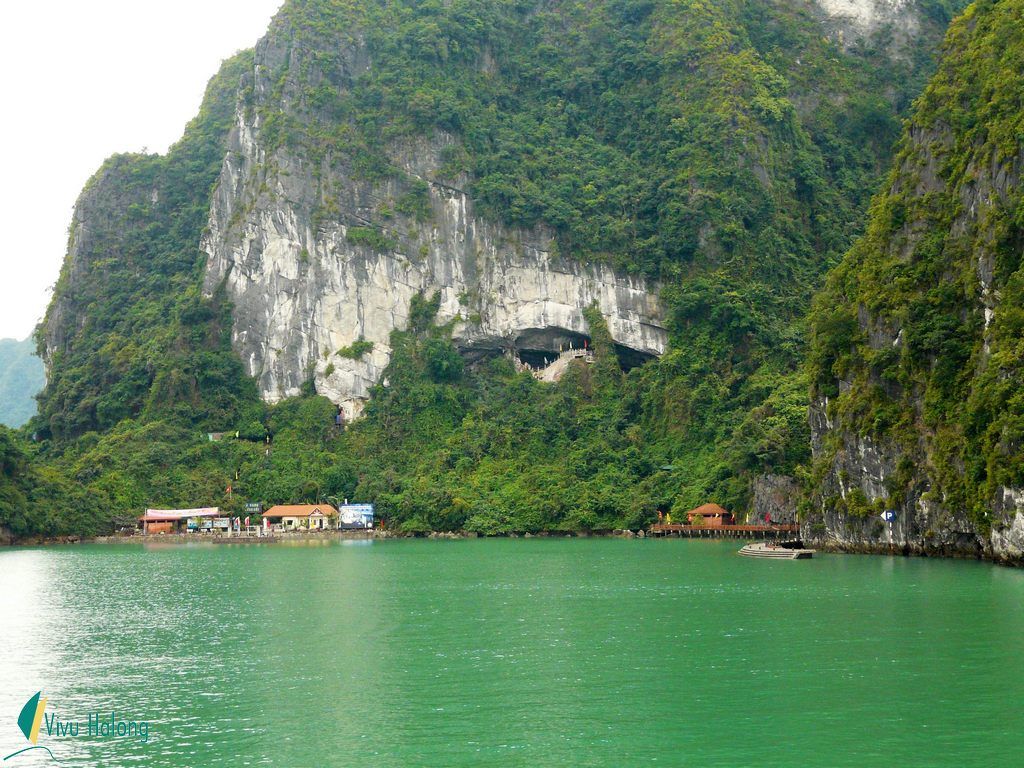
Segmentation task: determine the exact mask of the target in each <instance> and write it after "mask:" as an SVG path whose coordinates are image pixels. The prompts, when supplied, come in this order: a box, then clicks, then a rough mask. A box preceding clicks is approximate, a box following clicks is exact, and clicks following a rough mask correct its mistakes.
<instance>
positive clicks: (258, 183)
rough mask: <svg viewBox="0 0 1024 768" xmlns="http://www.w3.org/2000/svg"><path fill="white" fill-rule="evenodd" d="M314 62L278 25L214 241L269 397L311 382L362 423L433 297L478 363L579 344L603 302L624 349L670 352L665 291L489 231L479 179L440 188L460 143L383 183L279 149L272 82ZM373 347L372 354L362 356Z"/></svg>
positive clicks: (246, 115) (217, 213)
mask: <svg viewBox="0 0 1024 768" xmlns="http://www.w3.org/2000/svg"><path fill="white" fill-rule="evenodd" d="M289 56H290V58H288V57H289ZM300 58H301V57H300V54H298V53H296V52H295V51H291V52H290V53H289V52H287V46H285V45H284V44H283V43H282V42H281V41H280V40H279V39H278V37H277V33H276V32H275V29H273V28H272V29H271V32H270V34H269V35H268V36H267V38H265V39H264V40H263V41H261V43H260V45H259V46H258V47H257V50H256V65H255V70H254V73H253V82H252V83H251V89H252V93H253V97H252V98H253V99H254V100H255V102H256V108H255V109H254V108H252V105H251V104H248V105H243V104H242V103H240V104H239V109H238V113H237V116H236V125H235V128H234V131H233V134H232V137H231V151H230V152H229V153H228V155H227V157H226V159H225V161H224V165H223V169H222V172H221V177H220V181H219V184H218V187H217V190H216V193H215V196H214V201H213V205H212V209H211V213H210V220H209V230H208V233H207V235H206V236H205V237H204V240H203V249H204V250H205V252H206V254H207V257H208V258H207V272H206V278H205V291H206V293H207V294H213V293H214V292H216V291H219V290H223V291H224V292H225V294H226V297H227V298H228V299H230V300H231V301H232V302H233V304H234V318H235V322H234V331H233V343H234V347H235V349H236V350H237V352H238V354H239V355H240V356H241V358H242V360H243V362H244V364H245V366H246V367H247V369H248V372H249V373H250V374H251V375H252V376H254V377H255V378H256V380H257V382H258V385H259V389H260V392H261V394H262V396H263V397H264V398H265V399H267V400H270V401H275V400H278V399H281V398H284V397H288V396H291V395H295V394H298V393H299V391H300V389H301V387H302V385H303V383H304V382H306V381H307V380H309V379H310V378H312V380H313V382H314V384H315V387H316V391H317V392H319V393H321V394H323V395H326V396H327V397H329V398H331V399H332V400H333V401H335V402H336V403H338V404H340V405H341V406H342V407H343V408H344V409H345V412H346V414H347V415H348V416H349V417H353V416H356V415H358V413H359V412H360V411H361V409H362V404H363V402H364V401H365V399H366V398H367V397H368V396H369V390H370V387H371V386H373V385H374V384H376V383H377V382H378V381H380V379H381V376H382V374H383V371H384V369H385V367H386V366H387V364H388V360H389V358H390V351H391V350H390V344H389V339H390V334H391V332H392V331H393V330H396V329H398V330H401V329H403V328H405V326H406V322H407V318H408V313H409V306H410V301H411V300H412V298H413V296H415V295H416V294H420V293H422V294H426V295H431V294H433V293H435V292H438V293H440V296H441V307H440V311H439V314H438V321H439V322H441V323H449V322H450V323H452V324H453V337H454V339H455V340H456V342H457V343H458V345H459V347H460V349H461V350H462V351H463V352H464V353H465V354H467V355H469V356H471V357H478V356H482V355H490V354H497V353H501V352H507V351H519V350H526V351H530V350H533V351H554V352H557V351H558V350H559V349H560V348H561V347H563V346H564V347H568V346H569V344H571V343H575V344H576V345H577V346H579V345H580V343H581V342H582V340H583V339H584V338H585V337H587V335H588V333H589V330H588V326H587V322H586V320H585V318H584V316H583V310H584V308H586V307H587V306H589V305H590V304H592V303H596V305H597V306H598V308H599V309H600V311H601V314H602V315H603V316H604V318H605V320H606V321H607V323H608V327H609V330H610V332H611V334H612V337H613V339H614V340H615V342H616V343H617V344H618V345H620V346H621V347H622V348H623V349H624V350H627V351H631V352H633V353H635V354H636V355H639V356H641V357H643V356H654V355H659V354H661V353H662V352H664V351H665V347H666V344H667V334H666V331H665V329H664V326H663V324H662V315H661V308H660V306H659V302H658V298H657V286H654V285H648V284H647V283H646V282H645V281H644V280H643V279H642V278H639V277H631V276H626V275H621V274H617V273H616V272H615V271H614V270H613V269H612V268H611V267H609V266H607V265H606V264H599V263H584V262H580V261H576V260H574V259H572V258H571V257H569V256H566V255H559V254H558V253H557V251H556V248H555V245H554V240H553V236H552V233H551V232H550V231H548V230H546V229H543V228H536V229H530V230H523V229H516V228H511V227H507V226H503V225H501V224H498V223H495V222H493V221H488V220H484V219H482V218H481V217H479V216H478V215H476V213H475V211H474V206H473V200H472V199H471V198H470V196H469V195H468V194H467V193H466V191H465V186H466V185H467V184H468V182H469V179H468V178H466V177H465V176H462V177H460V178H457V179H455V180H454V181H453V180H451V179H446V180H445V181H441V180H440V174H439V173H438V170H439V169H440V168H441V166H442V165H443V156H444V155H445V153H446V152H448V153H450V151H451V150H452V149H453V148H455V147H456V144H457V141H456V139H455V138H454V137H452V136H450V135H447V134H445V133H443V132H436V133H434V134H433V135H431V136H429V137H423V138H418V139H407V140H404V141H400V142H398V141H396V142H394V143H393V144H392V145H391V146H390V147H388V148H387V152H388V155H389V161H390V164H391V165H392V166H393V168H394V169H397V171H398V172H397V173H392V174H391V175H389V176H388V177H387V178H384V179H373V180H367V179H366V178H364V177H363V176H361V174H360V173H359V172H358V170H357V169H355V168H353V166H352V164H351V162H350V161H349V160H348V159H345V158H337V157H335V158H330V159H326V160H323V161H322V162H320V163H317V162H316V161H315V160H313V159H311V158H310V157H309V156H308V155H307V154H304V153H303V152H301V151H297V150H293V149H288V148H284V147H275V148H268V146H267V143H266V141H265V139H264V136H263V126H262V124H261V120H260V114H261V110H260V105H261V102H263V101H266V100H269V99H271V98H273V97H272V95H271V92H272V90H273V86H272V83H271V75H270V74H269V73H272V72H279V71H280V70H281V69H282V67H289V68H291V69H296V68H299V67H301V66H303V65H302V64H301V63H300V61H299V59H300ZM347 66H348V68H349V70H351V71H353V72H356V71H359V70H360V69H363V68H365V67H368V66H370V63H369V57H368V54H367V52H366V50H365V49H364V48H362V47H360V46H359V45H358V44H357V45H355V46H354V47H353V48H352V49H351V50H349V51H348V61H347ZM288 82H289V78H288V77H287V76H286V77H285V83H286V84H285V86H284V89H285V93H284V96H283V97H282V98H283V99H284V100H285V101H287V100H288V99H289V94H288V85H287V83H288ZM360 340H361V341H362V342H365V343H364V344H362V345H361V347H362V348H363V349H365V350H367V351H365V352H363V353H362V354H359V353H358V352H359V350H358V349H355V348H353V346H352V345H353V344H354V343H356V342H359V341H360ZM370 344H372V347H369V345H370ZM339 351H340V352H342V354H338V353H339Z"/></svg>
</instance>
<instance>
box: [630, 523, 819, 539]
mask: <svg viewBox="0 0 1024 768" xmlns="http://www.w3.org/2000/svg"><path fill="white" fill-rule="evenodd" d="M794 533H796V534H799V533H800V526H799V525H796V524H787V525H677V524H675V523H673V524H671V525H665V524H662V525H652V526H651V527H650V528H649V529H648V531H647V535H648V536H654V537H665V536H685V537H687V538H697V539H701V538H702V539H768V538H775V537H776V536H781V535H783V534H786V535H789V534H794Z"/></svg>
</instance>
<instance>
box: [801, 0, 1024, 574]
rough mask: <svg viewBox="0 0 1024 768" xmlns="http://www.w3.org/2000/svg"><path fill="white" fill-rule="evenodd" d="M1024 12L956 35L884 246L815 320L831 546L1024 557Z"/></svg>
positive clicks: (900, 180) (817, 401)
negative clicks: (885, 543) (885, 522)
mask: <svg viewBox="0 0 1024 768" xmlns="http://www.w3.org/2000/svg"><path fill="white" fill-rule="evenodd" d="M1022 73H1024V3H1022V2H1020V0H999V2H992V1H991V0H981V1H980V2H977V3H975V4H974V5H973V6H971V8H970V9H969V10H968V11H967V12H966V13H965V14H964V16H963V17H962V18H960V19H959V20H958V21H957V22H956V23H955V24H954V25H953V27H952V28H951V30H950V33H949V36H948V39H947V41H946V49H945V52H944V57H943V63H942V65H941V67H940V69H939V72H938V73H937V74H936V76H935V77H934V78H933V79H932V81H931V83H930V84H929V86H928V88H927V89H926V90H925V92H924V95H923V96H922V97H921V98H920V99H919V101H918V102H917V104H916V107H915V110H914V115H913V118H912V121H911V123H910V125H909V126H908V128H907V130H906V131H905V132H904V135H903V138H902V140H901V143H900V147H899V152H898V154H897V157H896V160H895V164H894V168H893V170H892V172H891V173H890V174H889V177H888V179H887V182H886V187H885V191H884V193H883V194H881V195H880V196H879V197H878V198H877V199H876V200H875V201H874V204H873V205H872V208H871V216H870V220H869V224H868V229H867V232H866V234H865V235H864V237H862V238H861V239H860V240H859V241H858V242H857V244H856V245H855V246H854V248H853V249H852V250H851V251H850V253H849V254H848V256H847V257H846V258H845V259H844V260H843V262H842V264H841V265H840V266H839V267H838V268H837V269H836V270H835V271H834V272H833V273H832V274H831V275H830V277H829V280H828V283H827V286H826V288H825V290H824V291H823V292H822V294H821V295H820V296H819V297H818V300H817V302H816V306H815V310H814V314H813V321H812V330H813V345H812V349H811V357H810V370H811V379H812V384H813V398H814V402H813V406H812V417H813V419H812V421H813V424H814V432H815V434H814V437H815V446H816V451H815V453H816V467H815V472H814V475H813V478H812V489H813V492H814V498H813V502H814V503H813V505H812V506H811V509H810V510H809V512H810V517H809V519H810V520H811V522H812V524H813V525H814V526H816V528H817V529H818V531H819V535H826V534H827V535H829V536H832V537H834V538H836V539H838V540H841V541H842V540H847V541H851V542H855V543H856V542H861V543H865V544H876V543H878V542H879V541H881V540H884V538H885V537H886V535H887V532H886V531H885V530H884V528H883V526H882V525H881V523H880V521H879V520H878V518H877V515H875V514H874V513H876V512H881V511H882V510H884V509H891V510H894V511H895V512H896V513H897V520H898V522H897V524H896V525H894V526H893V528H894V530H893V531H892V532H891V533H889V534H888V535H892V536H894V537H895V541H896V543H897V544H898V545H900V546H908V547H912V548H916V549H921V550H925V551H928V550H939V551H942V550H953V551H968V552H970V551H973V550H975V549H977V550H982V549H984V550H989V551H993V550H994V554H995V555H996V556H1016V557H1019V555H1020V552H1021V548H1022V546H1024V529H1022V527H1021V526H1022V523H1024V520H1022V518H1021V515H1020V514H1018V513H1020V512H1024V346H1022V345H1024V270H1022V262H1021V258H1022V254H1024V194H1022V188H1021V169H1022V165H1024V143H1022V142H1024V139H1022V137H1024V111H1022V108H1021V107H1022V104H1024V79H1022Z"/></svg>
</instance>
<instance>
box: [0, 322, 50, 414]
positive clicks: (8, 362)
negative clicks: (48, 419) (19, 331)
mask: <svg viewBox="0 0 1024 768" xmlns="http://www.w3.org/2000/svg"><path fill="white" fill-rule="evenodd" d="M35 352H36V350H35V344H34V343H33V342H32V340H31V339H25V340H24V341H15V340H14V339H0V424H6V425H7V426H8V427H20V426H21V425H22V424H24V423H25V422H26V421H28V420H29V419H30V418H31V417H32V415H33V414H34V413H35V412H36V401H35V397H36V395H37V394H38V393H39V390H41V389H42V388H43V384H44V383H45V382H46V376H45V374H44V373H43V361H42V360H40V359H39V358H38V357H36V354H35Z"/></svg>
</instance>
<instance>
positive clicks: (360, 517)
mask: <svg viewBox="0 0 1024 768" xmlns="http://www.w3.org/2000/svg"><path fill="white" fill-rule="evenodd" d="M338 513H339V514H340V515H341V527H342V528H373V504H342V505H341V506H340V507H339V508H338Z"/></svg>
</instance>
